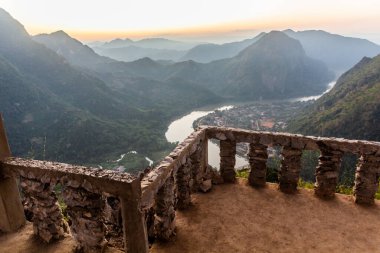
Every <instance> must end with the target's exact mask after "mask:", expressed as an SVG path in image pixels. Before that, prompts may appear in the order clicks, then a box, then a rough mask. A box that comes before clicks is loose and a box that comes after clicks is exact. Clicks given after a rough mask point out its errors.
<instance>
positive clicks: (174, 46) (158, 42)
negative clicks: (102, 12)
mask: <svg viewBox="0 0 380 253" xmlns="http://www.w3.org/2000/svg"><path fill="white" fill-rule="evenodd" d="M197 44H199V43H191V42H181V41H176V40H169V39H164V38H146V39H142V40H137V41H133V40H131V39H114V40H112V41H110V42H106V43H104V44H103V45H102V47H104V48H119V47H128V46H136V47H140V48H154V49H166V50H177V51H178V50H179V51H183V50H189V49H190V48H192V47H194V46H196V45H197Z"/></svg>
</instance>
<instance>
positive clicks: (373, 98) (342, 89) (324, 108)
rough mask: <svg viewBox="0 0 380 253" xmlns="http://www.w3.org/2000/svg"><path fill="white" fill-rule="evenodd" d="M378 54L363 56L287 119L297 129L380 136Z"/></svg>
mask: <svg viewBox="0 0 380 253" xmlns="http://www.w3.org/2000/svg"><path fill="white" fill-rule="evenodd" d="M379 125H380V55H379V56H376V57H374V58H363V59H362V60H361V61H360V62H359V63H358V64H356V65H355V66H354V67H353V68H352V69H350V70H349V71H347V72H346V73H344V74H343V75H342V76H341V77H340V78H339V79H338V81H337V83H336V85H335V87H334V88H333V89H332V90H331V91H330V92H328V93H327V94H325V95H324V96H322V97H321V98H320V99H318V100H317V101H316V102H315V103H314V104H313V105H311V106H310V107H308V108H306V109H305V110H304V111H303V112H302V113H301V114H300V115H299V116H298V117H297V118H296V119H293V120H291V121H290V124H289V128H288V129H289V130H290V131H293V132H297V133H303V134H312V135H321V136H336V137H345V138H351V139H366V140H376V141H379V140H380V128H379Z"/></svg>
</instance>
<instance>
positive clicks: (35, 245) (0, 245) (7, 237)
mask: <svg viewBox="0 0 380 253" xmlns="http://www.w3.org/2000/svg"><path fill="white" fill-rule="evenodd" d="M74 249H75V241H74V239H73V238H72V237H71V236H70V235H67V236H66V237H65V238H64V239H63V240H61V241H57V242H54V243H50V244H46V243H43V242H42V241H40V240H39V239H37V238H36V237H35V236H33V225H32V223H30V222H28V223H27V224H26V225H25V226H24V227H23V228H21V229H20V230H19V231H17V232H15V233H9V234H0V253H73V252H74ZM105 253H121V251H119V250H116V249H114V248H107V249H106V251H105Z"/></svg>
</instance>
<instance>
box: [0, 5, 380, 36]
mask: <svg viewBox="0 0 380 253" xmlns="http://www.w3.org/2000/svg"><path fill="white" fill-rule="evenodd" d="M0 7H2V8H4V9H5V10H7V11H8V12H10V13H12V14H13V16H14V17H15V18H17V19H18V20H19V21H20V22H22V23H23V24H24V25H25V27H26V29H27V30H28V31H29V32H30V33H31V34H37V33H47V32H53V31H56V30H65V31H66V32H68V33H70V34H71V35H73V36H75V37H76V38H78V39H81V40H85V41H89V40H109V39H113V38H115V37H129V38H142V37H151V36H160V37H172V38H181V37H182V38H184V39H186V38H187V39H191V38H195V37H197V38H202V37H205V38H210V39H212V38H214V39H215V40H218V37H223V38H224V39H225V40H229V36H230V39H231V40H233V39H235V38H238V37H241V38H244V37H252V35H254V34H256V33H257V32H259V31H266V30H272V29H277V30H281V29H287V28H291V29H296V30H305V29H324V30H327V31H330V32H336V33H340V34H345V35H350V36H357V37H363V38H368V39H371V40H373V41H375V42H377V43H380V31H379V29H378V28H379V27H380V15H379V13H380V1H378V0H362V1H351V0H349V1H347V0H346V1H344V0H335V1H327V0H321V1H305V0H292V1H289V0H269V1H257V0H234V1H218V0H208V1H204V0H193V1H178V0H162V1H148V0H139V1H136V0H134V1H131V0H129V1H123V0H109V1H90V0H82V1H74V0H67V1H51V0H50V1H49V0H33V1H28V0H0Z"/></svg>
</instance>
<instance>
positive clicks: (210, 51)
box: [180, 33, 265, 63]
mask: <svg viewBox="0 0 380 253" xmlns="http://www.w3.org/2000/svg"><path fill="white" fill-rule="evenodd" d="M264 34H265V33H260V34H259V35H257V36H256V37H254V38H252V39H246V40H243V41H238V42H231V43H225V44H222V45H217V44H211V43H210V44H202V45H198V46H195V47H194V48H192V49H190V50H189V51H188V52H187V53H186V54H185V55H184V56H183V57H181V58H180V60H181V61H187V60H193V61H196V62H201V63H208V62H211V61H215V60H220V59H224V58H231V57H234V56H236V55H237V54H238V53H239V52H240V51H242V50H243V49H245V48H246V47H248V46H250V45H252V44H253V43H255V42H256V41H258V40H259V39H260V38H261V37H262V36H263V35H264Z"/></svg>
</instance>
